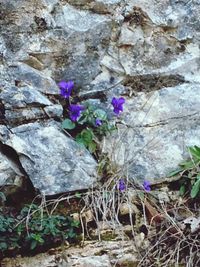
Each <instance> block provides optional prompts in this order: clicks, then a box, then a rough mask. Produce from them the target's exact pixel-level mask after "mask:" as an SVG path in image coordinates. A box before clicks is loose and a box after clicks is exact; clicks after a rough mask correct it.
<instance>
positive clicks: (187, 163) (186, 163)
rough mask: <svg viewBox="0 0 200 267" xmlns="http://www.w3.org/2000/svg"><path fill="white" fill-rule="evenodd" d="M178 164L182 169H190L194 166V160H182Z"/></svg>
mask: <svg viewBox="0 0 200 267" xmlns="http://www.w3.org/2000/svg"><path fill="white" fill-rule="evenodd" d="M179 165H180V167H181V168H182V170H188V169H192V168H193V167H194V166H195V165H194V162H193V161H191V160H189V161H183V162H181V163H180V164H179Z"/></svg>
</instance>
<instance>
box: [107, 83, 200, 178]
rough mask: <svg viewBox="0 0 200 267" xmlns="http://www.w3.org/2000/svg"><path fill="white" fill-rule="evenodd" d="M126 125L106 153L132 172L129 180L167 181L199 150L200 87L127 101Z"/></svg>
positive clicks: (167, 90) (166, 90) (179, 88)
mask: <svg viewBox="0 0 200 267" xmlns="http://www.w3.org/2000/svg"><path fill="white" fill-rule="evenodd" d="M122 119H123V121H124V124H123V125H121V126H120V127H119V128H120V130H119V132H118V135H117V136H115V138H113V137H114V136H113V137H111V138H110V139H109V140H108V141H107V143H106V145H105V148H106V149H105V151H107V152H109V153H110V157H111V158H112V161H114V162H116V163H118V164H120V165H121V166H123V167H125V168H126V169H128V170H129V174H130V177H133V178H137V179H139V180H142V179H144V178H145V179H148V180H151V179H152V180H154V179H158V178H160V177H165V176H166V175H167V174H169V173H170V172H171V171H173V170H174V169H176V168H177V166H178V164H179V163H180V162H181V161H183V159H184V158H185V157H187V155H188V154H187V146H192V145H198V146H200V139H199V138H198V136H199V134H200V127H199V125H198V121H199V119H200V84H196V83H195V84H194V83H193V84H192V83H190V84H182V85H178V86H175V87H169V88H163V89H161V90H158V91H155V92H151V93H148V94H145V93H140V94H139V95H138V96H137V97H135V98H134V100H133V99H127V102H126V107H125V111H124V114H123V116H122Z"/></svg>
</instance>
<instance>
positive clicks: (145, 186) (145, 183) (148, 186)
mask: <svg viewBox="0 0 200 267" xmlns="http://www.w3.org/2000/svg"><path fill="white" fill-rule="evenodd" d="M150 186H151V184H150V182H149V181H147V180H145V181H144V183H143V187H144V190H145V191H147V192H149V191H151V187H150Z"/></svg>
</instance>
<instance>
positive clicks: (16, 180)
mask: <svg viewBox="0 0 200 267" xmlns="http://www.w3.org/2000/svg"><path fill="white" fill-rule="evenodd" d="M22 176H23V174H22V173H21V172H20V170H19V169H18V168H17V166H16V165H15V164H14V163H13V162H12V161H10V160H9V159H8V158H7V157H6V156H4V155H3V154H2V153H0V187H1V190H2V189H3V187H5V186H9V185H11V186H16V187H21V186H22Z"/></svg>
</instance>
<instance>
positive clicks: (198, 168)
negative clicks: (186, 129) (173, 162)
mask: <svg viewBox="0 0 200 267" xmlns="http://www.w3.org/2000/svg"><path fill="white" fill-rule="evenodd" d="M188 150H189V153H190V159H189V160H187V161H184V162H182V163H180V165H179V168H178V169H177V170H175V171H173V172H172V173H171V174H170V176H174V175H177V174H179V175H180V177H181V179H180V195H185V194H188V193H190V196H191V198H197V197H199V195H200V147H198V146H193V147H189V148H188Z"/></svg>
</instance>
